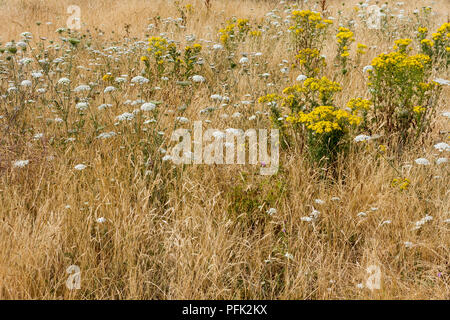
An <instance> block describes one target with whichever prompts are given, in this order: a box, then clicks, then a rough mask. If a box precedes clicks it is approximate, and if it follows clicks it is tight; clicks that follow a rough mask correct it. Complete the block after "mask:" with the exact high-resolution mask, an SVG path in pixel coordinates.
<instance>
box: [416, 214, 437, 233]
mask: <svg viewBox="0 0 450 320" xmlns="http://www.w3.org/2000/svg"><path fill="white" fill-rule="evenodd" d="M431 220H433V217H432V216H430V215H426V216H425V217H423V218H422V219H420V220H419V221H417V222H416V224H415V227H414V229H413V230H418V229H420V228H421V227H422V226H423V225H424V224H425V223H427V222H428V221H431Z"/></svg>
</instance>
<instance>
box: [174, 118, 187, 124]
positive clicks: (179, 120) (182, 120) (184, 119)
mask: <svg viewBox="0 0 450 320" xmlns="http://www.w3.org/2000/svg"><path fill="white" fill-rule="evenodd" d="M176 120H177V121H178V122H180V123H187V122H189V119H188V118H185V117H177V118H176Z"/></svg>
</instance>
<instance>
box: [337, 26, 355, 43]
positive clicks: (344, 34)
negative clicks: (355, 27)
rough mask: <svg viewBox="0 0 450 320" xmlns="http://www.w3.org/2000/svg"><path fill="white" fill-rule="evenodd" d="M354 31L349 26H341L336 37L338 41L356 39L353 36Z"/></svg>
mask: <svg viewBox="0 0 450 320" xmlns="http://www.w3.org/2000/svg"><path fill="white" fill-rule="evenodd" d="M353 35H354V33H353V32H352V31H350V29H348V28H344V27H340V28H339V32H338V34H337V35H336V39H337V42H338V43H343V42H345V41H348V42H353V41H354V40H355V39H354V38H353Z"/></svg>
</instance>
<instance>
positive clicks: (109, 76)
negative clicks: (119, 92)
mask: <svg viewBox="0 0 450 320" xmlns="http://www.w3.org/2000/svg"><path fill="white" fill-rule="evenodd" d="M102 79H103V81H105V82H108V81H111V80H112V79H114V77H113V76H112V75H111V74H110V73H107V74H105V75H104V76H103V77H102Z"/></svg>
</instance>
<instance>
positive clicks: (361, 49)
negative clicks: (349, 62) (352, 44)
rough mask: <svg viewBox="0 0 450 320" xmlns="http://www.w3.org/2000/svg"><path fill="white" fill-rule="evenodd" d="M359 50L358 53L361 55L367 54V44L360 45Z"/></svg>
mask: <svg viewBox="0 0 450 320" xmlns="http://www.w3.org/2000/svg"><path fill="white" fill-rule="evenodd" d="M357 48H358V50H357V52H358V53H359V54H365V53H367V51H366V49H367V46H366V45H365V44H362V43H358V45H357Z"/></svg>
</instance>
